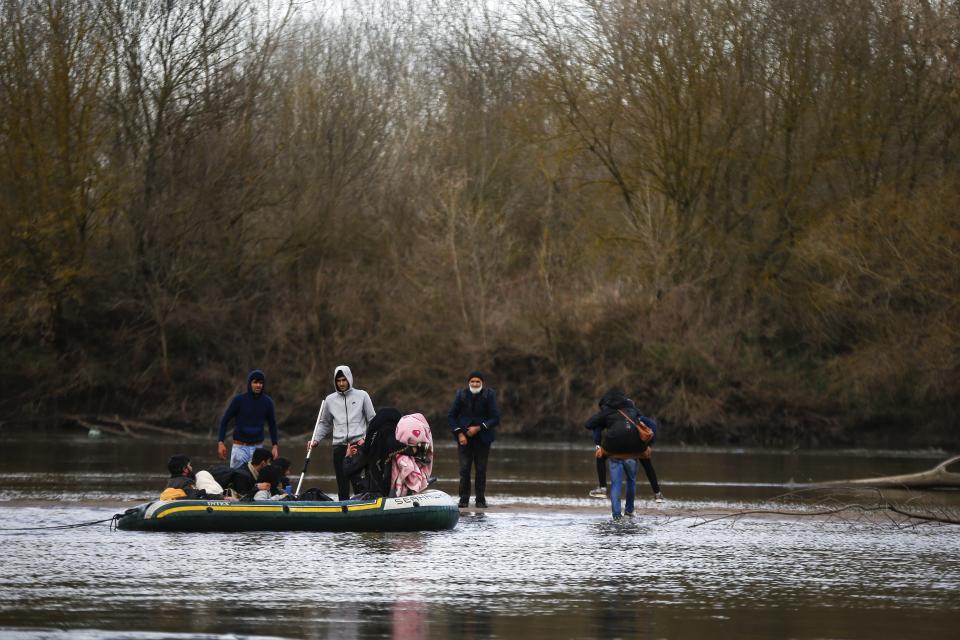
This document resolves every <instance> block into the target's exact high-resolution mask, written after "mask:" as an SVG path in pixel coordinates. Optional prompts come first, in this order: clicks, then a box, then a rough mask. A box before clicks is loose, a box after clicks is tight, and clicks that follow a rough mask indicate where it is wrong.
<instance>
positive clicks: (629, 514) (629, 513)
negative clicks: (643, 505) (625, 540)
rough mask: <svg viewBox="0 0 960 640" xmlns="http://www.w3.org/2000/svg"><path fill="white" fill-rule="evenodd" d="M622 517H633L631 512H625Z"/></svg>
mask: <svg viewBox="0 0 960 640" xmlns="http://www.w3.org/2000/svg"><path fill="white" fill-rule="evenodd" d="M623 515H625V516H627V517H628V518H632V517H633V511H627V512H626V513H624V514H623Z"/></svg>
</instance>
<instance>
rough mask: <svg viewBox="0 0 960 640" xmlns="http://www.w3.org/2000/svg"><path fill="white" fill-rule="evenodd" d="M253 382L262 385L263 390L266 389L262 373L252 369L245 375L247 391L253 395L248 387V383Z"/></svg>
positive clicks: (265, 381) (251, 389)
mask: <svg viewBox="0 0 960 640" xmlns="http://www.w3.org/2000/svg"><path fill="white" fill-rule="evenodd" d="M254 380H259V381H260V382H262V383H263V386H264V388H266V386H267V377H266V376H265V375H263V371H261V370H260V369H254V370H253V371H251V372H250V373H248V374H247V391H249V392H250V393H253V388H252V387H251V386H250V383H251V382H253V381H254Z"/></svg>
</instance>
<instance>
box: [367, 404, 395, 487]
mask: <svg viewBox="0 0 960 640" xmlns="http://www.w3.org/2000/svg"><path fill="white" fill-rule="evenodd" d="M401 417H402V416H401V414H400V411H398V410H397V409H394V408H393V407H384V408H382V409H380V411H378V412H377V414H376V415H375V416H374V417H373V419H372V420H371V421H370V424H369V425H367V433H366V435H365V436H364V438H363V447H362V451H363V454H364V456H365V457H366V461H367V466H366V469H367V481H368V482H367V485H368V486H367V491H369V492H370V493H376V494H379V495H382V496H385V495H389V493H390V454H392V453H394V452H395V451H399V450H401V449H403V444H402V443H400V442H398V441H397V438H396V433H397V423H398V422H400V418H401Z"/></svg>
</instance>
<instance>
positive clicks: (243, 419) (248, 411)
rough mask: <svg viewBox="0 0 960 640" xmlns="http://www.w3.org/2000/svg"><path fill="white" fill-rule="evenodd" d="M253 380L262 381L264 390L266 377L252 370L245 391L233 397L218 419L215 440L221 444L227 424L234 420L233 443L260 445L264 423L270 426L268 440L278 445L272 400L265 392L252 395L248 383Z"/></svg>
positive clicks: (278, 438)
mask: <svg viewBox="0 0 960 640" xmlns="http://www.w3.org/2000/svg"><path fill="white" fill-rule="evenodd" d="M254 378H259V379H261V380H263V381H264V389H266V377H265V376H264V375H263V371H261V370H260V369H254V370H253V371H251V372H250V373H249V374H248V375H247V391H246V393H241V394H238V395H236V396H234V397H233V400H231V401H230V405H229V406H228V407H227V410H226V411H225V412H224V414H223V417H222V418H220V434H219V437H218V438H217V440H218V441H220V442H222V441H223V439H224V438H225V437H226V435H227V423H228V422H230V420H232V419H234V418H236V426H235V427H234V428H233V440H234V442H242V443H244V444H260V443H261V442H263V423H264V421H266V423H267V424H268V425H270V440H272V441H273V444H280V437H279V435H278V434H277V418H276V413H275V409H274V406H273V398H271V397H270V396H268V395H267V393H266V391H265V390H264V391H261V392H260V394H259V395H254V393H253V389H252V388H251V387H250V383H251V382H252V381H253V379H254Z"/></svg>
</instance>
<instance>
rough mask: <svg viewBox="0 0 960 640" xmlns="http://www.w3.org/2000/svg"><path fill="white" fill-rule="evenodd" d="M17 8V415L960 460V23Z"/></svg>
mask: <svg viewBox="0 0 960 640" xmlns="http://www.w3.org/2000/svg"><path fill="white" fill-rule="evenodd" d="M0 4H2V15H0V33H2V34H3V36H2V38H0V150H2V153H0V225H2V234H0V260H2V269H0V299H2V303H0V318H2V324H0V332H2V340H0V360H2V362H3V364H4V376H3V377H4V383H3V392H2V393H0V398H2V400H0V408H2V409H3V412H4V414H5V416H6V418H5V420H7V421H14V422H16V421H26V420H34V419H40V418H43V419H51V418H52V419H56V418H57V416H62V415H65V414H69V413H87V414H102V415H113V414H119V415H121V416H131V417H133V416H135V417H138V418H140V419H150V420H155V421H158V422H163V423H166V424H174V425H183V426H184V428H186V427H187V426H188V425H192V426H193V428H199V429H209V428H210V427H211V426H213V425H214V424H215V421H216V419H217V416H218V414H219V412H220V411H221V410H222V408H223V406H224V404H225V402H226V401H227V400H228V399H229V397H230V395H231V394H232V393H234V392H235V391H237V390H238V389H239V388H240V387H241V385H242V383H243V381H244V380H245V375H246V373H247V371H248V370H249V369H251V368H253V367H261V368H263V369H265V370H266V372H267V390H268V392H270V393H271V394H272V395H273V397H274V399H275V400H276V401H277V406H278V412H279V417H280V419H281V428H282V429H283V430H285V431H286V432H287V433H293V432H295V433H302V432H304V431H306V430H307V429H308V428H309V427H311V426H312V423H313V419H314V416H315V412H316V409H317V407H318V405H319V402H320V399H321V398H322V397H323V396H324V395H325V394H327V393H329V392H330V391H332V390H333V383H332V372H333V367H334V366H335V365H337V364H340V363H346V364H349V365H350V366H351V367H352V368H353V371H354V373H355V375H356V381H357V385H358V386H359V387H361V388H364V389H366V390H368V391H369V392H370V393H371V395H372V397H373V399H374V402H375V404H376V405H377V406H378V407H379V406H385V405H387V404H393V405H396V406H398V407H400V408H401V409H402V410H405V411H422V412H423V413H425V414H427V415H428V416H430V417H431V418H432V419H434V420H436V421H438V422H437V423H435V426H439V424H441V423H440V422H439V421H440V419H441V416H444V415H445V412H446V409H447V406H448V403H449V401H450V400H451V398H452V394H453V390H454V388H455V387H456V386H460V385H463V383H464V381H465V376H466V373H467V372H468V371H470V370H471V369H474V368H479V369H482V370H484V371H486V372H487V373H488V375H489V380H488V382H489V383H490V385H491V386H493V387H495V388H496V389H497V390H498V392H499V394H500V398H501V404H502V410H503V412H504V425H503V430H504V431H505V432H508V433H510V432H512V433H523V434H529V435H533V436H536V437H557V436H558V434H563V436H564V437H565V436H567V435H576V436H581V435H583V436H584V437H585V435H586V434H583V433H581V427H580V425H581V424H582V421H583V419H584V418H585V417H586V416H587V415H588V414H589V413H590V412H591V411H592V410H593V409H594V407H595V403H596V399H597V398H598V397H599V395H600V393H601V392H602V391H603V390H604V389H605V388H606V387H608V386H610V385H614V384H617V385H621V386H623V387H624V388H625V389H626V390H627V391H628V393H630V394H631V395H632V397H633V398H634V399H635V400H636V401H637V403H638V404H639V405H640V406H641V407H642V408H643V410H644V411H645V412H647V413H649V414H651V415H654V416H656V417H658V418H659V419H660V421H661V423H662V424H663V425H664V427H663V431H662V436H661V439H662V440H664V441H667V442H674V443H678V442H686V443H744V444H764V445H791V446H792V445H803V446H810V445H818V444H819V445H826V444H869V443H877V442H884V443H894V444H909V445H918V444H920V445H955V444H957V443H958V442H960V434H958V430H957V429H956V426H955V425H956V423H957V420H958V417H960V416H958V400H960V335H958V327H960V308H958V300H960V215H958V211H960V1H958V0H942V1H938V0H567V1H559V0H557V1H553V2H551V1H549V0H524V1H516V2H502V3H491V4H489V5H488V6H486V7H484V5H482V4H481V3H466V6H463V5H464V3H462V2H460V1H459V0H432V1H429V2H427V1H424V2H411V3H407V2H401V1H396V2H391V1H382V2H358V3H353V2H351V3H337V4H335V5H324V4H322V3H310V4H308V5H305V6H299V5H297V4H296V3H292V4H290V5H289V6H285V5H282V4H280V3H278V2H273V3H267V2H255V1H250V0H232V1H217V0H165V1H156V0H0ZM344 7H346V9H344Z"/></svg>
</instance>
